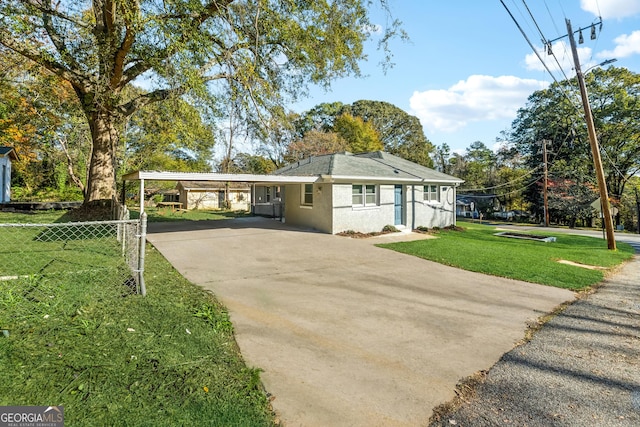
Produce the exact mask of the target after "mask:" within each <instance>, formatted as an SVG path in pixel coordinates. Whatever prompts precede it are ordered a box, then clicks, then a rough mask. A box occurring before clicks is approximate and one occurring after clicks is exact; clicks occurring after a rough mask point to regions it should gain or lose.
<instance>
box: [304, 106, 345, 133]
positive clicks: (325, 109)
mask: <svg viewBox="0 0 640 427" xmlns="http://www.w3.org/2000/svg"><path fill="white" fill-rule="evenodd" d="M344 112H345V105H344V104H343V103H342V102H323V103H322V104H318V105H316V106H315V107H313V108H312V109H311V110H309V111H305V112H304V113H302V114H301V115H300V116H299V117H298V118H297V119H296V120H295V121H294V126H295V129H296V133H297V135H298V137H299V138H302V137H303V136H304V135H305V134H306V133H307V132H310V131H318V132H331V131H333V128H334V125H335V122H336V119H337V118H338V117H339V116H340V115H341V114H342V113H344Z"/></svg>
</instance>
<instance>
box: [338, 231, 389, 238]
mask: <svg viewBox="0 0 640 427" xmlns="http://www.w3.org/2000/svg"><path fill="white" fill-rule="evenodd" d="M392 233H397V231H374V232H372V233H361V232H359V231H353V230H347V231H343V232H341V233H337V234H336V236H343V237H351V238H352V239H367V238H369V237H376V236H383V235H385V234H392Z"/></svg>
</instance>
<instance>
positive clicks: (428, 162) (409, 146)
mask: <svg viewBox="0 0 640 427" xmlns="http://www.w3.org/2000/svg"><path fill="white" fill-rule="evenodd" d="M342 113H349V114H351V115H353V116H354V117H361V118H362V119H363V120H364V121H365V122H366V123H369V124H371V125H372V126H373V128H374V129H376V130H377V131H378V133H379V135H380V140H381V141H382V143H383V144H384V150H385V151H387V152H389V153H391V154H394V155H396V156H399V157H402V158H403V159H407V160H410V161H412V162H415V163H418V164H421V165H423V166H427V167H433V160H432V159H431V154H432V153H433V151H434V146H433V144H431V142H429V140H428V139H427V138H426V137H425V135H424V130H423V128H422V124H421V123H420V120H419V119H418V118H417V117H416V116H412V115H410V114H408V113H407V112H405V111H404V110H402V109H400V108H398V107H396V106H395V105H393V104H390V103H388V102H383V101H367V100H362V101H356V102H354V103H353V104H351V105H345V106H344V107H343V108H342Z"/></svg>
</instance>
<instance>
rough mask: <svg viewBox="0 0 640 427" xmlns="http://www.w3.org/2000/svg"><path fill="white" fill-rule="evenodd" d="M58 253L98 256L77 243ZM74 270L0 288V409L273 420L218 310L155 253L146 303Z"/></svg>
mask: <svg viewBox="0 0 640 427" xmlns="http://www.w3.org/2000/svg"><path fill="white" fill-rule="evenodd" d="M4 215H5V214H3V215H2V216H0V222H8V220H7V218H11V219H13V220H14V221H11V222H15V219H16V218H17V217H16V216H11V217H6V216H4ZM12 215H16V214H12ZM57 215H58V216H60V215H61V214H60V213H58V214H57ZM53 216H54V215H53V214H51V213H45V215H44V217H42V216H40V217H39V218H36V217H38V215H35V216H29V218H30V219H32V221H31V222H36V223H42V222H47V220H49V221H55V218H53ZM45 218H46V219H47V220H45ZM36 219H37V220H36ZM79 240H80V241H83V242H86V240H87V239H79ZM78 243H79V242H78V241H72V242H69V243H68V244H69V245H75V244H78ZM28 244H29V245H35V246H33V247H39V245H41V244H43V243H42V242H37V240H35V239H30V240H29V242H28ZM46 244H52V245H55V244H57V243H56V242H50V243H46ZM69 251H70V252H69V253H76V258H77V256H85V257H88V258H91V259H94V260H99V259H100V257H98V256H96V255H95V254H91V253H90V252H88V251H87V246H83V247H82V248H73V247H72V248H69ZM74 251H75V252H74ZM45 252H46V251H45ZM70 260H71V259H70ZM96 262H97V261H96ZM75 271H76V272H75V273H74V274H68V275H66V276H64V280H57V279H58V278H57V276H56V280H52V279H51V278H50V277H49V276H28V277H21V278H20V279H18V280H2V281H0V329H2V330H6V331H7V333H8V336H6V335H5V334H3V333H0V366H1V367H2V369H0V405H2V406H4V405H63V406H64V409H65V421H67V424H68V425H73V426H96V425H100V426H102V425H104V426H107V425H119V426H175V425H207V426H269V425H273V424H274V418H273V414H272V413H271V410H270V406H269V402H268V400H267V397H266V395H265V393H264V391H263V390H262V388H261V385H260V375H259V374H260V372H259V370H258V369H254V368H251V367H248V366H247V365H246V364H245V363H244V361H243V360H242V357H241V355H240V352H239V349H238V347H237V345H236V342H235V339H234V336H233V327H232V324H231V322H230V320H229V317H228V314H227V312H226V310H225V308H224V307H222V306H221V305H220V304H219V302H218V301H217V300H216V299H215V298H214V297H213V296H212V295H211V294H209V293H207V292H205V291H203V290H201V289H200V288H198V287H196V286H194V285H193V284H191V283H189V282H188V281H187V280H186V279H184V278H183V277H182V276H181V275H180V274H179V273H178V272H177V271H176V270H175V269H173V268H172V267H171V265H170V264H169V263H168V262H167V261H166V260H165V259H164V258H163V257H162V256H161V255H160V254H159V253H158V251H157V250H155V249H154V248H153V247H151V246H148V247H147V254H146V274H145V278H146V285H147V296H146V297H142V296H138V295H131V294H130V293H129V291H130V290H129V289H128V288H126V287H125V286H123V285H122V284H120V283H121V282H115V283H114V282H113V281H112V280H107V279H108V278H106V277H105V275H104V273H103V272H101V271H99V270H96V269H90V270H85V271H82V270H75Z"/></svg>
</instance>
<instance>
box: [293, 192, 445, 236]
mask: <svg viewBox="0 0 640 427" xmlns="http://www.w3.org/2000/svg"><path fill="white" fill-rule="evenodd" d="M357 184H370V183H366V182H365V183H360V182H358V183H357ZM352 185H353V184H351V183H342V184H339V183H334V184H326V183H323V184H314V196H313V206H304V205H302V203H301V200H302V188H303V187H302V186H301V185H288V186H286V194H287V197H286V203H285V212H284V213H285V221H286V222H287V224H291V225H296V226H300V227H308V228H312V229H315V230H318V231H322V232H325V233H332V234H336V233H340V232H343V231H349V230H352V231H358V232H362V233H371V232H377V231H382V229H383V228H384V226H386V225H395V224H394V222H395V208H394V199H395V185H393V184H379V185H378V186H377V191H378V194H377V196H378V203H377V204H376V205H375V206H370V207H369V206H365V207H362V206H353V199H352V195H353V190H352ZM440 189H441V192H440V202H424V201H423V199H424V197H423V193H424V186H423V185H415V186H411V185H403V205H404V206H403V208H404V210H403V219H402V224H401V225H402V226H404V227H407V228H411V227H412V226H415V227H418V226H423V227H428V228H433V227H440V228H442V227H447V226H449V225H452V224H455V187H453V186H450V185H448V184H447V185H443V186H440ZM414 197H415V204H414V203H413V200H414ZM414 218H415V220H414ZM396 226H397V225H396Z"/></svg>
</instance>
